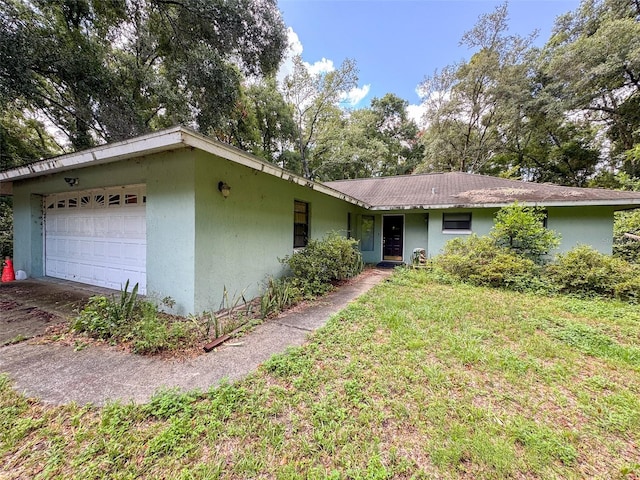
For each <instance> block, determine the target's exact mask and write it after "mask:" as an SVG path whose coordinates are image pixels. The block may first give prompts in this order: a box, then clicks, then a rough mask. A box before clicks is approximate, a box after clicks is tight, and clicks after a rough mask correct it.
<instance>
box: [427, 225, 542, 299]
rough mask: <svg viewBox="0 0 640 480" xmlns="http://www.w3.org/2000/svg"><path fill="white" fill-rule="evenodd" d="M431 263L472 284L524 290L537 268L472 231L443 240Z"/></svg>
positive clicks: (530, 262) (528, 285)
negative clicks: (441, 247) (464, 236)
mask: <svg viewBox="0 0 640 480" xmlns="http://www.w3.org/2000/svg"><path fill="white" fill-rule="evenodd" d="M434 263H435V265H436V266H437V267H439V268H441V269H442V270H444V272H446V273H447V274H449V275H452V276H454V277H456V278H458V279H460V280H462V281H465V282H469V283H472V284H474V285H484V286H491V287H509V288H513V289H516V290H527V289H530V288H531V287H532V285H531V284H532V282H533V281H534V279H536V278H537V277H538V267H537V266H536V264H535V263H534V262H533V261H532V260H529V259H527V258H523V257H520V256H518V255H516V254H514V253H513V252H512V251H510V250H509V249H507V248H505V247H501V246H499V245H496V244H495V243H494V241H493V240H492V239H491V238H489V237H478V236H477V235H475V234H474V235H470V236H469V237H467V238H455V239H453V240H450V241H449V242H447V244H446V245H445V248H444V252H443V253H442V254H441V255H438V256H437V257H436V258H435V259H434Z"/></svg>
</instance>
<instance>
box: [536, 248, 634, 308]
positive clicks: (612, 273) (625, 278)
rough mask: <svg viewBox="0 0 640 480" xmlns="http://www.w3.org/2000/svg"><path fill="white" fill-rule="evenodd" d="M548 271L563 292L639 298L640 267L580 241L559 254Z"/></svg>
mask: <svg viewBox="0 0 640 480" xmlns="http://www.w3.org/2000/svg"><path fill="white" fill-rule="evenodd" d="M546 275H547V277H548V278H549V279H550V281H551V282H552V283H553V284H555V285H556V286H557V288H558V290H559V291H560V292H565V293H574V294H578V295H585V296H589V295H599V296H606V297H613V298H618V299H621V300H637V299H638V298H640V279H639V278H638V277H639V275H640V267H638V266H635V265H633V264H631V263H629V262H627V261H625V260H622V259H620V258H616V257H612V256H610V255H603V254H602V253H600V252H598V251H596V250H594V249H593V248H592V247H589V246H587V245H580V246H578V247H575V248H573V249H572V250H570V251H569V252H567V253H565V254H561V255H558V257H557V259H556V261H555V263H553V264H551V265H549V266H548V267H547V268H546Z"/></svg>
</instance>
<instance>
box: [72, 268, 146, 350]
mask: <svg viewBox="0 0 640 480" xmlns="http://www.w3.org/2000/svg"><path fill="white" fill-rule="evenodd" d="M139 310H140V302H139V300H138V284H137V283H136V284H135V285H134V287H133V289H132V290H131V292H129V281H128V280H127V283H126V284H125V286H124V288H123V289H122V291H121V292H120V296H119V297H118V298H116V297H111V298H107V297H104V296H95V297H91V298H90V299H89V302H88V303H87V304H86V305H85V307H84V308H83V309H82V311H81V312H80V315H79V316H78V318H76V320H75V321H74V322H73V323H72V324H71V328H72V329H73V330H76V331H78V332H86V333H88V334H89V335H90V336H92V337H95V338H101V339H108V338H111V337H118V336H121V335H123V332H122V329H123V328H124V329H126V328H127V324H128V323H129V322H131V320H132V319H133V317H134V315H136V313H137V312H139Z"/></svg>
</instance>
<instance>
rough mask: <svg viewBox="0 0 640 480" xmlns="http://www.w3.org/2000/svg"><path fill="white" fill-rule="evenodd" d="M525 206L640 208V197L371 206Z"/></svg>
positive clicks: (375, 208)
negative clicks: (515, 204)
mask: <svg viewBox="0 0 640 480" xmlns="http://www.w3.org/2000/svg"><path fill="white" fill-rule="evenodd" d="M516 201H517V202H518V205H521V206H523V207H541V208H549V207H607V206H610V207H616V209H625V208H640V199H629V198H626V199H619V200H581V201H576V200H571V201H560V200H553V201H548V202H547V201H539V202H538V201H536V202H526V201H522V200H515V199H514V200H510V201H505V202H494V203H442V204H433V205H430V204H427V205H424V204H422V205H373V206H371V207H369V210H372V211H389V210H452V209H459V210H469V209H472V208H475V209H477V208H502V207H508V206H510V205H513V203H514V202H516Z"/></svg>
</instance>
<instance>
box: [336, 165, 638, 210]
mask: <svg viewBox="0 0 640 480" xmlns="http://www.w3.org/2000/svg"><path fill="white" fill-rule="evenodd" d="M325 185H327V186H328V187H331V188H333V189H335V190H338V191H339V192H342V193H344V194H346V195H349V196H351V197H354V198H357V199H358V200H362V201H363V202H365V203H367V204H369V205H371V207H372V208H374V209H379V210H383V209H410V208H426V209H429V208H456V207H460V208H469V207H490V206H504V205H508V204H510V203H513V202H514V201H516V200H517V201H518V202H520V203H522V204H528V205H541V206H553V205H614V206H632V205H637V206H640V192H626V191H617V190H606V189H600V188H577V187H562V186H559V185H551V184H544V183H533V182H522V181H516V180H508V179H505V178H498V177H490V176H485V175H475V174H469V173H461V172H450V173H432V174H424V175H404V176H397V177H379V178H363V179H355V180H339V181H335V182H325Z"/></svg>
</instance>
